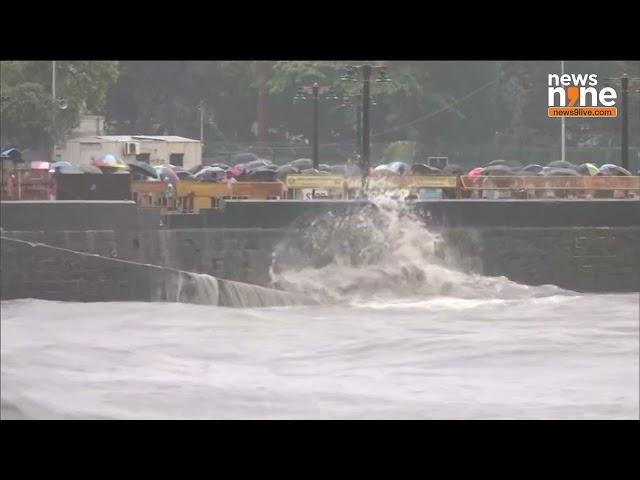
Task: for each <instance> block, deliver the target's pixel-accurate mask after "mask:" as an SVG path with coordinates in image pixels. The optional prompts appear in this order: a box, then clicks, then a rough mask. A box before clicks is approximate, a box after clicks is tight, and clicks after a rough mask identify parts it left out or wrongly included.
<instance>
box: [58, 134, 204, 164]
mask: <svg viewBox="0 0 640 480" xmlns="http://www.w3.org/2000/svg"><path fill="white" fill-rule="evenodd" d="M131 141H135V142H138V143H139V144H140V153H142V154H144V153H148V154H149V163H150V164H151V165H166V164H168V163H170V158H171V154H172V153H178V154H180V153H181V154H183V155H184V157H183V167H184V168H186V169H190V168H192V167H194V166H196V165H199V164H200V163H201V162H202V145H201V144H200V142H178V141H175V142H174V141H171V142H167V141H161V140H158V141H154V140H135V139H133V140H131ZM125 145H126V142H125V141H122V140H105V139H99V138H96V139H82V141H80V140H69V141H67V144H66V146H65V148H64V149H62V150H57V153H60V154H61V156H62V158H63V159H64V160H67V161H69V162H71V163H73V164H75V165H80V166H87V165H92V164H93V160H94V159H97V158H99V157H101V156H102V155H105V154H107V153H110V154H112V155H116V156H117V157H119V158H121V159H122V160H124V161H127V160H136V155H125Z"/></svg>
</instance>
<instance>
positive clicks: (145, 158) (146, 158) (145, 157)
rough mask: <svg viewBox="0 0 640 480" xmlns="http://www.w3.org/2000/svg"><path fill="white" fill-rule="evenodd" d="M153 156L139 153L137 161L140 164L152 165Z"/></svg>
mask: <svg viewBox="0 0 640 480" xmlns="http://www.w3.org/2000/svg"><path fill="white" fill-rule="evenodd" d="M150 159H151V154H150V153H139V154H138V155H136V160H138V161H139V162H145V163H150Z"/></svg>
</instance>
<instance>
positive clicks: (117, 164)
mask: <svg viewBox="0 0 640 480" xmlns="http://www.w3.org/2000/svg"><path fill="white" fill-rule="evenodd" d="M93 163H94V164H95V166H96V167H98V168H115V169H121V170H124V169H128V168H129V167H128V166H127V164H126V163H124V162H123V161H122V160H120V159H119V158H117V157H116V156H115V155H111V154H110V153H107V154H106V155H102V156H101V157H99V158H98V159H97V160H94V162H93Z"/></svg>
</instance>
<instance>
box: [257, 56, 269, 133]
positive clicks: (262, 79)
mask: <svg viewBox="0 0 640 480" xmlns="http://www.w3.org/2000/svg"><path fill="white" fill-rule="evenodd" d="M268 68H269V67H268V65H267V62H265V61H260V62H258V81H259V86H258V115H257V116H258V121H257V123H258V141H259V142H260V143H266V141H267V137H268V128H269V127H268V125H267V80H268Z"/></svg>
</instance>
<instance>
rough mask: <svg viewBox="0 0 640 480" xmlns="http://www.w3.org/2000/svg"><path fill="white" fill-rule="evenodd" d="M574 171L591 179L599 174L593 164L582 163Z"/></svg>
mask: <svg viewBox="0 0 640 480" xmlns="http://www.w3.org/2000/svg"><path fill="white" fill-rule="evenodd" d="M576 170H577V171H578V173H580V174H582V175H589V176H592V177H593V176H595V175H598V173H600V170H599V169H598V167H596V166H595V165H594V164H593V163H583V164H581V165H578V167H577V168H576Z"/></svg>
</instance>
